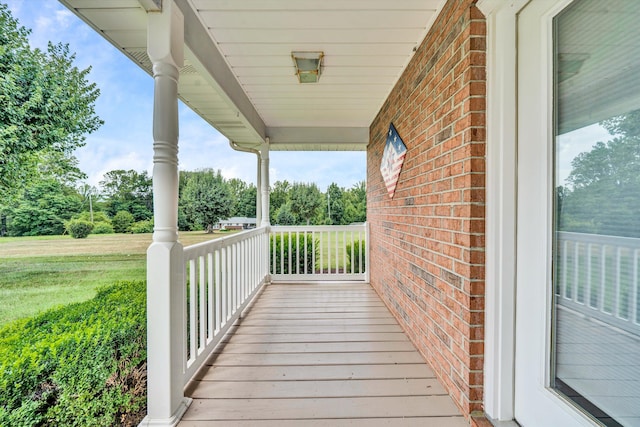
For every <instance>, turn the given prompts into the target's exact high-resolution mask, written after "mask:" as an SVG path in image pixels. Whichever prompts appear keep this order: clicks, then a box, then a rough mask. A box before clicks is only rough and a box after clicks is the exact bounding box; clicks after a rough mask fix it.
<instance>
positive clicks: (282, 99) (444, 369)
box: [60, 0, 485, 426]
mask: <svg viewBox="0 0 640 427" xmlns="http://www.w3.org/2000/svg"><path fill="white" fill-rule="evenodd" d="M60 1H61V2H62V3H63V4H65V5H66V6H67V7H68V8H69V9H70V10H72V11H73V12H74V13H76V14H77V15H78V16H80V17H81V18H82V19H83V20H85V21H86V22H87V23H88V24H89V25H91V26H92V27H93V28H94V29H96V30H97V31H99V32H100V33H101V34H102V35H104V37H105V38H107V39H108V40H109V41H111V42H112V43H113V44H114V45H115V46H116V47H118V48H119V49H121V50H122V52H123V53H124V54H125V55H127V56H129V57H130V58H131V59H132V60H133V61H135V62H136V63H137V64H139V65H140V66H141V67H142V68H143V69H145V70H146V71H147V72H149V74H151V75H152V76H153V78H154V85H155V96H154V126H153V134H154V169H153V180H154V219H155V228H154V238H153V243H152V245H151V246H150V248H149V251H148V263H147V265H148V268H147V271H148V273H147V274H148V276H147V277H148V281H147V282H148V283H147V286H148V292H147V295H148V296H147V307H148V316H147V317H148V331H149V332H148V416H147V418H145V420H144V421H143V423H142V425H166V426H168V425H176V424H178V423H180V424H179V425H184V426H189V425H225V426H226V425H327V423H330V424H336V425H354V426H357V425H365V424H367V425H369V424H371V425H437V426H464V425H469V422H470V421H471V422H474V423H477V422H481V421H477V420H476V418H477V416H478V417H479V418H482V416H481V414H482V399H483V396H482V394H483V391H482V381H483V380H482V377H483V372H482V367H483V363H484V360H483V341H482V340H483V333H484V330H483V320H482V319H483V316H484V302H483V300H482V298H483V294H484V290H483V289H484V278H483V268H484V267H483V266H484V261H483V254H482V253H483V252H484V247H483V245H484V243H483V235H484V231H483V229H481V227H480V226H479V224H480V222H481V221H482V218H483V217H484V204H483V203H484V201H483V194H484V160H483V156H484V113H483V110H484V91H485V87H484V57H483V51H484V49H485V45H484V18H483V16H482V15H481V14H480V12H479V11H478V9H477V8H476V7H475V2H474V1H459V2H457V1H451V0H450V1H445V0H405V1H402V2H389V1H386V0H362V1H361V0H354V1H352V2H351V1H350V2H345V1H342V0H322V1H315V0H310V1H308V2H298V1H288V0H273V1H259V0H257V1H243V2H228V1H224V0H162V1H161V0H118V1H114V2H111V3H109V4H108V5H107V4H105V3H104V2H96V1H94V0H60ZM438 20H440V21H441V22H440V24H438V25H437V26H435V27H434V25H435V23H436V22H438ZM310 53H312V54H313V55H318V56H317V57H318V58H320V59H319V60H318V62H316V65H317V66H316V69H315V71H314V72H315V73H316V76H315V77H314V76H311V77H308V76H307V77H304V78H303V77H301V76H300V73H301V72H303V71H304V70H301V68H302V65H298V66H297V67H298V68H296V67H295V66H294V62H295V57H296V56H297V55H298V56H300V54H302V55H301V56H303V57H305V56H306V55H307V54H310ZM429 55H431V57H432V58H433V59H429V57H430V56H429ZM296 74H297V75H296ZM436 74H437V76H438V79H440V78H442V83H440V82H439V80H437V79H436V80H434V77H433V75H436ZM308 79H311V80H313V81H315V82H314V83H307V82H303V81H308ZM416 88H418V89H417V92H420V93H422V94H421V95H420V99H421V100H420V104H421V105H425V106H426V105H429V108H428V110H429V111H431V112H429V113H427V109H425V111H422V112H421V110H422V108H423V107H422V106H421V105H418V103H417V102H416V103H414V100H412V101H411V102H409V103H407V104H405V100H406V98H405V97H404V95H403V92H406V91H413V90H414V89H416ZM178 99H181V100H182V101H184V102H185V104H187V105H188V106H189V107H190V108H192V109H193V110H194V111H196V112H197V113H198V114H199V115H200V116H201V117H203V118H204V119H205V120H206V121H208V122H209V123H210V124H211V125H212V126H213V127H215V128H216V129H217V130H218V131H220V132H221V133H222V134H223V135H225V136H226V137H227V138H228V139H229V143H230V145H231V146H232V147H233V148H234V149H236V150H239V151H245V152H247V153H251V154H253V155H255V156H256V158H257V163H255V162H252V161H250V160H249V161H248V162H247V164H248V165H251V167H256V177H257V187H258V200H257V217H258V218H257V225H258V227H257V228H256V229H254V230H249V231H244V232H242V233H238V234H236V235H233V236H228V237H225V238H222V239H219V240H216V241H212V242H207V243H203V244H199V245H195V246H191V247H183V246H182V244H181V243H180V242H179V241H178V238H177V206H178V162H179V156H178V147H179V143H178V140H179V137H178V135H179V124H178V114H177V110H178V109H177V105H178ZM431 103H433V105H431ZM416 105H418V106H417V107H416ZM416 109H417V110H416ZM434 111H436V113H434ZM431 115H433V116H434V117H435V116H437V117H435V118H434V117H432V116H431ZM392 123H394V124H395V125H396V128H398V132H399V133H400V135H401V136H403V137H404V138H406V140H407V141H412V142H414V144H413V145H412V146H409V147H408V148H409V149H410V150H411V149H412V148H415V149H416V150H418V151H416V154H415V157H414V158H412V159H410V160H409V161H408V163H407V164H406V166H405V168H407V169H408V170H410V171H411V174H412V175H410V176H415V175H416V171H418V170H420V172H419V175H420V176H419V177H417V178H415V177H414V178H411V182H410V183H408V184H407V185H405V186H404V187H403V188H402V189H399V190H397V191H396V196H395V199H393V200H392V197H393V195H391V196H392V197H390V194H388V193H387V190H386V187H385V186H384V182H383V180H382V179H381V178H380V172H379V168H380V164H381V157H382V151H383V150H382V147H383V146H384V141H385V138H386V133H387V130H388V129H391V125H392ZM427 141H429V144H433V145H434V149H433V152H432V153H429V156H426V155H425V153H424V152H422V151H423V150H425V151H426V150H427V148H426V147H427ZM434 141H435V142H434ZM408 145H409V144H408ZM276 150H300V151H319V150H323V151H327V150H329V151H337V152H339V151H354V150H361V151H364V150H366V151H367V152H368V153H369V154H368V163H369V164H368V179H367V182H368V189H367V193H368V197H367V203H368V204H369V205H368V206H371V207H370V208H368V217H369V213H370V212H373V213H375V215H373V216H374V217H375V219H374V221H372V222H370V223H368V224H362V225H351V226H339V227H338V226H333V227H329V226H326V227H325V226H318V227H302V228H295V227H278V226H276V225H272V224H271V223H270V220H269V181H270V177H269V153H270V152H272V151H276ZM436 151H437V152H436ZM212 155H215V153H212ZM338 155H339V154H338ZM430 156H432V157H433V158H436V157H437V160H435V161H432V160H428V161H429V162H431V163H432V164H431V166H430V167H432V168H433V169H437V170H436V171H434V172H432V173H431V174H430V172H429V171H428V170H427V168H426V167H424V166H420V164H419V162H418V161H417V160H416V159H417V158H418V157H420V158H426V157H430ZM248 159H250V157H249V156H248ZM423 161H424V159H423ZM254 165H255V166H254ZM373 176H375V178H372V177H373ZM309 179H310V180H312V179H313V177H309ZM437 181H438V182H437ZM430 182H434V184H433V188H429V190H424V191H423V188H426V186H428V185H430ZM429 192H433V193H437V194H436V195H435V199H432V198H429V197H430V196H429V195H428V194H427V193H429ZM413 206H415V207H420V209H422V208H423V207H424V208H425V209H429V212H430V213H429V214H424V213H420V212H418V213H413V212H411V211H410V210H411V209H414V208H413ZM431 221H433V222H431ZM409 222H410V223H411V224H410V225H409ZM427 228H429V229H430V231H425V230H427ZM401 257H404V259H401ZM216 423H217V424H216ZM233 423H235V424H233Z"/></svg>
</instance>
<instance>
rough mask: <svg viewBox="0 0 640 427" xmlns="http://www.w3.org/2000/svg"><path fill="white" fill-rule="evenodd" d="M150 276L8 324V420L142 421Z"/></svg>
mask: <svg viewBox="0 0 640 427" xmlns="http://www.w3.org/2000/svg"><path fill="white" fill-rule="evenodd" d="M145 304H146V296H145V284H144V282H121V283H118V284H116V285H113V286H111V287H108V288H103V289H101V290H99V291H98V293H97V295H96V297H95V298H94V299H92V300H89V301H85V302H82V303H76V304H71V305H68V306H65V307H60V308H57V309H53V310H49V311H47V312H45V313H43V314H40V315H38V316H36V317H33V318H31V319H24V320H20V321H16V322H13V323H11V324H9V325H7V326H5V327H4V328H2V329H0V425H2V426H40V425H59V426H89V425H90V426H113V425H137V424H138V422H140V421H141V419H142V417H143V415H144V413H145V411H146V409H145V402H146V342H145V340H146V307H145Z"/></svg>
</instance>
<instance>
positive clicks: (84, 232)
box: [66, 219, 93, 239]
mask: <svg viewBox="0 0 640 427" xmlns="http://www.w3.org/2000/svg"><path fill="white" fill-rule="evenodd" d="M66 228H67V232H68V233H69V234H70V235H71V237H73V238H74V239H84V238H86V237H87V236H88V235H89V234H91V230H93V224H91V223H90V222H89V221H83V220H81V219H72V220H71V221H69V222H68V223H67V226H66Z"/></svg>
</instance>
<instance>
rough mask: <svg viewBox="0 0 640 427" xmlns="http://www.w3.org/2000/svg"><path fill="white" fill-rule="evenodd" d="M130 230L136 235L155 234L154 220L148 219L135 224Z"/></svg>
mask: <svg viewBox="0 0 640 427" xmlns="http://www.w3.org/2000/svg"><path fill="white" fill-rule="evenodd" d="M129 230H130V231H131V232H132V233H134V234H140V233H153V220H151V219H147V220H144V221H138V222H136V223H135V224H133V225H132V226H131V227H130V228H129Z"/></svg>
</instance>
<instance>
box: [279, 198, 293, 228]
mask: <svg viewBox="0 0 640 427" xmlns="http://www.w3.org/2000/svg"><path fill="white" fill-rule="evenodd" d="M297 222H298V221H297V220H296V216H295V215H294V214H293V212H291V202H287V203H285V204H284V205H282V206H280V207H279V208H278V210H277V211H276V221H275V223H276V224H277V225H296V223H297Z"/></svg>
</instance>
